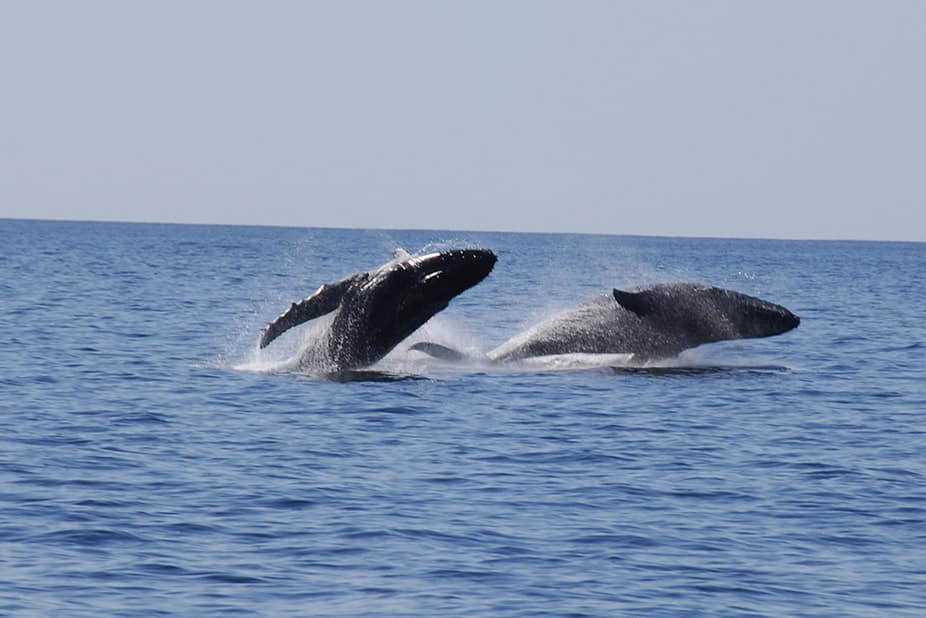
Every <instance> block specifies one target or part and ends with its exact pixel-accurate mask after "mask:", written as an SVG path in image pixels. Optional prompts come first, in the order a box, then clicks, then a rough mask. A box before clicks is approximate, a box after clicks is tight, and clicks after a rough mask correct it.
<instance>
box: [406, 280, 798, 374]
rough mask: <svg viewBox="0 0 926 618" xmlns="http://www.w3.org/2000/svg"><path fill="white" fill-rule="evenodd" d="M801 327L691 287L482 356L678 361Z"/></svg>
mask: <svg viewBox="0 0 926 618" xmlns="http://www.w3.org/2000/svg"><path fill="white" fill-rule="evenodd" d="M798 324H800V318H799V317H797V316H796V315H794V314H793V313H791V312H790V311H789V310H788V309H786V308H784V307H782V306H781V305H776V304H774V303H770V302H767V301H764V300H762V299H759V298H755V297H753V296H747V295H746V294H741V293H740V292H735V291H733V290H725V289H722V288H717V287H711V286H707V285H700V284H694V283H668V284H659V285H653V286H648V287H641V288H636V289H632V290H619V289H614V290H613V291H612V293H611V294H607V295H604V296H601V297H599V298H596V299H594V300H591V301H589V302H586V303H584V304H581V305H579V306H578V307H575V308H574V309H571V310H569V311H566V312H564V313H560V314H559V315H556V316H553V317H552V318H550V319H548V320H545V321H543V322H541V323H539V324H537V325H535V326H533V327H531V328H529V329H528V330H526V331H524V332H523V333H520V334H518V335H515V336H514V337H512V338H511V339H509V340H508V341H506V342H505V343H503V344H501V345H500V346H498V347H497V348H495V349H494V350H492V351H491V352H489V353H488V354H487V355H486V356H487V357H488V359H489V360H490V361H493V362H510V361H518V360H522V359H525V358H531V357H536V356H548V355H554V354H575V353H589V354H628V353H629V354H633V357H632V360H633V362H647V361H651V360H658V359H663V358H671V357H674V356H677V355H678V354H679V353H680V352H682V351H684V350H687V349H689V348H694V347H697V346H699V345H702V344H705V343H712V342H716V341H724V340H729V339H748V338H755V337H770V336H773V335H779V334H781V333H785V332H787V331H789V330H791V329H793V328H796V327H797V325H798ZM410 349H412V350H418V351H421V352H424V353H426V354H430V355H431V356H435V357H438V358H442V359H445V360H455V359H460V358H463V354H462V353H460V352H457V351H456V350H453V349H451V348H448V347H446V346H443V345H441V344H438V343H432V342H420V343H416V344H415V345H413V346H411V348H410Z"/></svg>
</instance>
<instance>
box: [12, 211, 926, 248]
mask: <svg viewBox="0 0 926 618" xmlns="http://www.w3.org/2000/svg"><path fill="white" fill-rule="evenodd" d="M0 221H25V222H45V223H94V224H100V223H102V224H106V223H110V224H119V225H187V226H199V227H242V228H244V227H256V228H278V229H287V230H299V229H318V230H351V231H387V232H459V233H466V234H530V235H558V236H614V237H626V238H666V239H673V238H674V239H690V240H746V241H748V240H753V241H754V240H762V241H781V242H853V243H900V244H922V243H924V242H926V240H901V239H890V240H888V239H879V238H819V237H779V236H712V235H706V236H698V235H684V234H640V233H626V234H618V233H611V232H555V231H542V232H541V231H517V230H504V229H453V228H437V227H408V228H406V227H394V228H393V227H356V226H350V225H318V226H315V225H295V224H292V225H286V224H281V223H213V222H210V223H204V222H189V221H139V220H131V219H80V218H73V219H71V218H57V217H48V218H39V217H4V216H0Z"/></svg>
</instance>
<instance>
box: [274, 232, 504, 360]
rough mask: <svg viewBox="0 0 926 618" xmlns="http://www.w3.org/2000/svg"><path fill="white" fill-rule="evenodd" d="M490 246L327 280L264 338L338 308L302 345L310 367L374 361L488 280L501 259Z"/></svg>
mask: <svg viewBox="0 0 926 618" xmlns="http://www.w3.org/2000/svg"><path fill="white" fill-rule="evenodd" d="M495 260H496V257H495V254H494V253H492V251H489V250H488V249H457V250H453V251H444V252H439V253H429V254H427V255H421V256H412V255H409V254H408V253H407V252H405V251H404V250H399V251H397V253H396V259H394V260H392V261H391V262H388V263H386V264H384V265H382V266H381V267H379V268H377V269H375V270H372V271H370V272H361V273H356V274H353V275H350V276H348V277H345V278H344V279H341V280H340V281H337V282H334V283H327V284H325V285H322V286H321V287H320V288H318V290H317V291H316V292H315V293H314V294H312V295H311V296H309V297H307V298H305V299H303V300H301V301H299V302H295V303H293V304H292V305H291V306H290V308H289V309H287V310H286V311H285V312H284V313H283V314H282V315H280V316H279V317H277V318H276V319H275V320H273V321H272V322H270V323H269V324H267V326H266V327H265V328H264V330H263V332H262V333H261V336H260V341H259V342H258V344H259V346H260V347H261V348H265V347H267V345H269V344H270V342H272V341H273V340H274V339H276V338H277V337H279V336H280V335H281V334H283V333H284V332H286V331H287V330H289V329H290V328H293V327H294V326H298V325H299V324H302V323H304V322H307V321H309V320H313V319H315V318H318V317H320V316H322V315H325V314H329V313H333V314H334V315H333V317H332V319H331V321H330V323H329V324H328V325H327V327H326V328H325V329H324V330H323V331H322V332H321V333H320V335H319V336H318V337H314V338H313V339H312V341H310V342H309V344H308V345H307V347H306V348H305V349H304V350H303V351H302V354H301V356H300V359H299V367H300V369H302V370H304V371H312V372H320V373H343V372H347V371H350V370H353V369H358V368H362V367H366V366H368V365H372V364H373V363H375V362H376V361H378V360H380V359H381V358H382V357H384V356H385V355H386V354H388V353H389V352H390V351H391V350H392V349H393V348H394V347H395V346H396V345H398V344H399V343H400V342H401V341H402V340H403V339H405V338H406V337H408V336H409V335H410V334H411V333H412V332H414V331H415V330H416V329H417V328H418V327H419V326H421V325H422V324H424V323H425V322H427V321H428V320H429V319H430V318H431V316H433V315H434V314H436V313H438V312H439V311H441V310H443V309H444V308H445V307H447V305H448V303H449V302H450V301H451V300H452V299H453V298H454V297H455V296H457V295H458V294H460V293H461V292H463V291H465V290H467V289H469V288H471V287H473V286H474V285H476V284H477V283H479V282H480V281H482V280H483V279H484V278H485V277H486V276H487V275H488V274H489V273H490V272H491V271H492V267H493V266H494V265H495Z"/></svg>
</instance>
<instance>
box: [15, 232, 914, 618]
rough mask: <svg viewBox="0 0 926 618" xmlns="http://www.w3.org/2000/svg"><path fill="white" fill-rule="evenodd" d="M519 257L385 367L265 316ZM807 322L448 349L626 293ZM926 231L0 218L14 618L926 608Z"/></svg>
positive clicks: (500, 336) (908, 612)
mask: <svg viewBox="0 0 926 618" xmlns="http://www.w3.org/2000/svg"><path fill="white" fill-rule="evenodd" d="M468 246H476V247H488V248H491V249H493V250H494V251H495V252H496V253H497V255H498V263H497V264H496V266H495V269H494V271H493V272H492V274H491V275H489V277H488V278H487V279H485V280H484V281H483V282H482V283H480V284H479V285H477V286H476V287H474V288H472V289H470V290H468V291H466V292H464V293H463V294H462V295H461V296H459V297H457V298H456V299H455V300H453V301H452V302H451V304H450V306H449V307H448V308H447V309H446V310H444V311H443V312H442V313H440V314H438V315H437V316H435V317H434V318H433V319H432V320H431V321H430V322H428V323H427V324H426V325H425V326H424V327H422V329H420V331H419V332H416V333H414V334H413V335H412V336H411V337H410V338H409V339H408V340H406V342H403V344H400V345H399V346H398V347H397V348H396V349H395V350H394V352H393V353H391V354H390V355H389V356H387V357H386V358H385V359H383V360H382V361H381V362H380V363H378V364H377V365H376V366H374V367H372V368H370V371H367V372H362V373H358V374H356V375H355V376H354V379H351V380H331V379H324V378H321V377H318V376H309V375H303V374H301V373H298V372H296V371H293V370H292V369H289V368H287V367H288V366H289V365H287V361H288V360H291V359H292V358H294V357H295V356H296V355H298V352H299V350H300V348H301V346H302V344H303V342H304V340H305V339H306V338H307V337H311V336H312V326H311V325H309V326H306V327H300V329H297V331H296V332H293V333H289V334H287V335H286V336H284V337H281V338H280V339H279V340H278V341H277V342H275V343H274V344H273V345H271V346H270V347H268V348H267V349H266V350H263V351H259V350H258V349H257V346H256V342H257V338H258V336H259V333H260V330H261V328H262V327H263V325H264V324H265V323H266V322H268V321H269V320H271V319H273V318H274V317H276V316H277V315H278V314H279V313H280V312H281V311H282V310H284V309H285V308H286V307H287V306H288V305H289V303H290V302H291V301H293V300H297V299H300V298H303V297H305V296H306V295H308V294H310V293H311V292H313V291H314V290H315V289H316V288H317V287H318V286H319V285H321V284H322V283H326V282H330V281H335V280H337V279H340V278H342V277H344V276H346V275H348V274H351V273H354V272H358V271H363V270H369V269H371V268H375V267H377V266H379V265H380V264H382V263H384V262H386V261H388V260H389V259H390V257H391V254H392V251H393V250H394V249H396V248H397V247H404V248H406V249H408V250H409V251H412V252H420V251H428V250H434V249H443V248H448V247H468ZM663 281H697V282H703V283H708V284H711V285H716V286H720V287H727V288H732V289H735V290H738V291H740V292H744V293H746V294H751V295H754V296H759V297H761V298H763V299H766V300H769V301H772V302H775V303H779V304H782V305H784V306H786V307H788V308H789V309H791V310H792V311H794V312H795V313H797V314H798V315H799V316H801V319H802V322H801V325H800V327H799V328H798V329H796V330H794V331H791V332H789V333H786V334H784V335H782V336H779V337H774V338H769V339H760V340H744V341H732V342H724V343H719V344H711V345H707V346H703V347H701V348H697V349H695V350H691V351H689V352H685V353H683V354H682V356H681V357H679V358H678V359H676V360H673V361H670V362H666V363H659V364H657V365H656V366H651V367H645V368H634V367H629V366H622V365H620V364H619V363H617V364H615V363H614V362H613V359H610V360H608V359H595V358H573V357H565V358H562V359H550V360H547V361H544V362H540V363H532V364H527V365H524V366H504V367H501V366H500V367H492V366H488V365H485V364H463V365H451V364H447V363H441V362H439V361H435V360H433V359H429V358H427V357H426V356H424V355H422V354H420V353H418V352H414V351H409V350H408V349H407V348H408V344H410V343H411V342H413V341H416V340H421V339H439V340H441V341H444V342H450V343H454V344H455V345H458V346H460V347H462V348H465V349H467V350H470V351H487V350H489V349H491V348H493V347H495V346H496V345H498V344H499V343H501V342H502V341H504V340H506V339H507V338H508V337H510V336H511V335H513V334H515V333H517V332H518V331H520V330H523V329H524V328H525V327H527V326H529V325H531V324H533V323H536V322H537V321H539V320H541V319H544V318H546V317H549V316H550V315H553V314H554V313H555V312H557V311H560V310H563V309H566V308H569V307H572V306H574V305H576V304H577V303H579V302H581V301H583V300H587V299H590V298H592V297H594V296H596V295H599V294H602V293H606V292H608V291H609V290H611V289H612V288H613V287H633V286H636V285H642V284H646V283H656V282H663ZM924 307H926V244H922V243H920V244H917V243H878V242H832V241H830V242H816V241H774V240H722V239H688V238H650V237H630V236H606V235H565V234H562V235H561V234H549V235H543V234H511V233H483V232H456V231H380V230H334V229H311V228H310V229H305V228H271V227H222V226H188V225H156V224H118V223H72V222H38V221H21V220H0V332H2V333H3V335H4V345H3V346H0V370H2V371H0V411H2V412H0V413H2V422H3V431H2V433H0V614H2V615H10V616H194V615H209V616H223V615H260V616H377V617H380V616H381V617H386V616H388V617H393V616H395V617H401V616H466V617H472V616H492V617H504V616H551V617H565V616H576V617H578V616H588V617H591V616H595V617H599V616H600V617H612V616H839V617H846V616H859V617H861V616H865V617H869V616H923V615H926V379H924V378H926V375H924V374H926V372H924V369H926V353H924V349H926V309H924Z"/></svg>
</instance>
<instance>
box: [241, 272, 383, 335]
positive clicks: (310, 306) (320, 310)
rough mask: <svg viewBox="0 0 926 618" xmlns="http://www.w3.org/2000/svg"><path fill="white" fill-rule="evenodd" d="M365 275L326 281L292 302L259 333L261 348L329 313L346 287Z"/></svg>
mask: <svg viewBox="0 0 926 618" xmlns="http://www.w3.org/2000/svg"><path fill="white" fill-rule="evenodd" d="M366 276H367V273H359V274H357V275H352V276H350V277H347V278H345V279H341V280H340V281H337V282H335V283H326V284H325V285H323V286H321V287H320V288H318V290H316V291H315V293H314V294H312V295H311V296H309V297H307V298H304V299H302V300H300V301H299V302H297V303H293V304H292V305H290V306H289V309H287V310H286V311H284V312H283V313H282V314H281V315H280V316H279V317H278V318H277V319H275V320H273V321H272V322H270V323H269V324H267V326H265V327H264V330H263V331H262V332H261V334H260V342H259V343H258V345H259V346H260V347H261V348H266V347H267V346H268V345H269V344H270V342H271V341H273V340H274V339H276V338H277V337H279V336H280V335H282V334H283V333H285V332H286V331H288V330H289V329H291V328H293V327H294V326H299V325H300V324H303V323H305V322H308V321H309V320H314V319H315V318H317V317H321V316H323V315H325V314H326V313H331V312H332V311H334V310H335V309H337V308H338V306H339V305H340V304H341V299H342V298H343V297H344V293H345V292H346V291H347V289H348V288H349V287H350V286H351V285H352V284H354V283H355V282H357V281H358V279H360V278H364V277H366Z"/></svg>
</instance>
